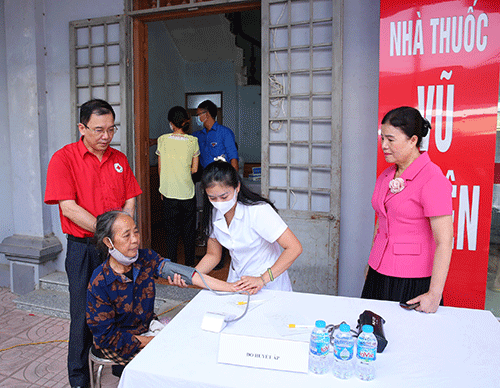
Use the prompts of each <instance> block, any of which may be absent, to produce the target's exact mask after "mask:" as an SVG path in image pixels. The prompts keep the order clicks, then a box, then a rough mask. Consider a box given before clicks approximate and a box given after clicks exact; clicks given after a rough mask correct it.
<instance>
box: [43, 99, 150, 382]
mask: <svg viewBox="0 0 500 388" xmlns="http://www.w3.org/2000/svg"><path fill="white" fill-rule="evenodd" d="M78 129H79V131H80V134H81V137H80V140H79V141H78V142H76V143H72V144H68V145H67V146H65V147H63V148H61V149H60V150H59V151H57V152H56V153H55V154H54V155H53V156H52V159H51V160H50V163H49V167H48V171H47V186H46V189H45V200H44V201H45V203H46V204H49V205H55V204H58V205H59V215H60V217H61V227H62V231H63V232H64V233H66V234H67V237H68V245H67V250H66V262H65V267H66V273H67V274H68V282H69V293H70V316H71V323H70V333H69V346H68V373H69V382H70V384H71V386H72V387H86V386H88V384H89V381H90V374H89V373H90V372H89V364H88V352H89V349H90V346H91V345H92V334H91V332H90V330H89V328H88V327H87V324H86V318H85V311H86V301H87V287H88V284H89V280H90V277H91V276H92V272H93V271H94V269H95V268H97V267H98V266H99V265H100V264H101V263H102V261H103V259H104V258H101V257H100V256H99V252H98V250H97V249H96V247H95V241H94V240H93V236H94V232H95V223H96V217H97V216H98V215H100V214H102V213H104V212H107V211H108V210H116V209H123V210H124V211H126V212H127V213H129V214H130V215H131V216H134V212H135V197H136V196H138V195H139V194H141V193H142V191H141V188H140V187H139V184H138V183H137V180H136V179H135V177H134V174H133V173H132V170H131V169H130V166H129V163H128V160H127V157H126V156H125V155H124V154H123V153H122V152H120V151H118V150H116V149H114V148H111V147H110V146H109V144H110V143H111V140H112V139H113V136H114V134H115V133H116V131H117V130H118V129H117V127H116V126H115V112H114V110H113V108H112V107H111V105H110V104H109V103H107V102H106V101H103V100H98V99H95V100H90V101H87V102H86V103H85V104H83V105H82V107H81V108H80V123H79V124H78Z"/></svg>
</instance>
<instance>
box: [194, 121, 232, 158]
mask: <svg viewBox="0 0 500 388" xmlns="http://www.w3.org/2000/svg"><path fill="white" fill-rule="evenodd" d="M193 136H196V137H197V138H198V144H199V146H200V163H201V166H202V167H203V168H205V167H207V166H208V165H209V164H210V163H212V162H213V161H214V158H216V157H218V156H221V155H222V156H224V158H225V159H226V161H227V162H230V161H231V159H236V160H238V150H237V149H236V141H235V138H234V133H233V131H232V130H231V129H229V128H228V127H225V126H223V125H220V124H219V123H218V122H217V121H216V122H215V123H214V125H213V126H212V128H211V129H210V131H207V129H206V128H203V129H202V130H201V131H196V132H194V133H193Z"/></svg>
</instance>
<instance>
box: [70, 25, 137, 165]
mask: <svg viewBox="0 0 500 388" xmlns="http://www.w3.org/2000/svg"><path fill="white" fill-rule="evenodd" d="M125 43H126V39H125V22H124V16H111V17H105V18H99V19H90V20H89V19H86V20H80V21H73V22H71V23H70V48H71V49H70V61H71V98H72V101H71V106H72V109H73V112H72V113H73V114H72V117H73V123H74V124H75V125H76V124H78V122H79V121H80V119H79V111H80V106H81V105H82V104H83V103H85V102H86V101H88V100H90V99H92V98H101V99H103V100H106V101H108V102H109V103H110V104H111V106H112V107H113V109H114V111H115V113H116V120H115V124H116V125H117V127H118V128H119V130H118V132H117V133H116V134H115V136H114V137H113V141H112V143H111V145H112V146H113V147H115V148H117V149H119V150H121V151H122V152H124V153H126V151H127V148H129V147H127V129H128V127H127V109H126V106H127V104H126V82H125V80H126V71H127V70H126V66H125V60H126V58H125V52H126V51H125ZM77 138H78V130H76V132H75V139H77ZM130 148H131V147H130ZM128 156H129V157H130V156H131V155H128Z"/></svg>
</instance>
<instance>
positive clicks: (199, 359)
mask: <svg viewBox="0 0 500 388" xmlns="http://www.w3.org/2000/svg"><path fill="white" fill-rule="evenodd" d="M234 297H235V296H222V297H221V296H216V295H214V294H212V293H210V292H209V291H202V292H200V293H199V294H198V295H197V296H196V297H195V298H194V299H193V300H192V301H191V302H190V303H189V304H188V305H187V306H186V307H185V308H184V309H183V310H182V311H181V312H180V313H179V314H178V315H177V316H176V317H175V318H174V319H173V320H172V321H171V322H170V323H169V324H168V325H167V326H166V327H165V329H163V330H162V332H161V333H160V334H158V336H157V337H156V338H155V339H154V340H153V341H151V342H150V343H149V344H148V345H147V346H146V348H144V349H143V350H142V351H141V352H140V353H139V354H138V355H137V356H136V357H135V358H134V359H133V360H132V361H131V362H130V363H129V365H127V367H126V368H125V370H124V372H123V375H122V378H121V380H120V385H119V387H120V388H137V387H170V388H173V387H183V388H184V387H235V388H236V387H237V388H242V387H252V388H254V387H315V388H316V387H332V386H334V385H335V386H337V385H340V384H341V385H342V386H345V387H354V386H360V387H368V385H369V386H370V387H404V388H410V387H418V388H422V387H432V388H435V387H446V388H449V387H500V323H499V322H498V321H497V320H496V318H495V317H494V316H493V315H492V314H491V312H489V311H483V310H471V309H459V308H452V307H440V308H439V310H438V312H437V313H436V314H423V313H419V312H416V311H406V310H403V309H402V308H401V307H399V305H398V304H397V303H395V302H383V301H375V300H366V299H358V298H345V297H334V296H327V295H315V294H303V293H293V292H282V291H261V292H260V293H259V294H257V295H255V296H253V297H252V300H253V301H255V303H254V302H251V304H250V306H251V307H253V309H252V310H251V311H249V312H248V313H247V315H246V316H245V317H244V318H243V319H242V320H240V321H238V322H235V323H233V324H230V325H228V326H227V327H226V328H225V329H224V331H223V332H224V333H235V334H246V335H254V336H262V337H270V338H287V339H291V338H294V339H296V340H305V341H307V340H308V338H309V332H310V329H307V330H306V331H304V332H303V333H302V334H299V335H292V336H287V337H283V336H282V335H286V334H287V332H290V330H289V329H286V328H285V329H284V330H282V329H283V328H284V327H285V323H296V324H305V323H306V324H309V325H313V324H314V321H315V320H317V319H323V320H325V321H326V322H327V323H331V324H338V323H340V322H342V321H346V322H347V323H348V324H349V325H351V328H354V327H355V326H356V325H357V319H358V317H359V314H360V313H362V312H363V311H364V310H371V311H373V312H375V313H377V314H379V315H381V316H382V317H383V318H384V319H385V321H386V323H385V325H384V331H385V335H386V337H387V339H388V341H389V344H388V345H387V347H386V349H385V350H384V352H383V353H381V354H378V355H377V361H376V379H375V380H374V381H372V382H369V383H367V382H363V381H361V380H359V379H358V378H356V377H352V378H351V379H349V380H345V381H344V380H339V379H337V378H335V377H334V376H333V375H332V374H331V373H329V374H328V375H323V376H316V375H312V374H305V373H294V372H282V371H275V370H269V369H257V368H250V367H243V366H236V365H227V364H219V363H217V354H218V344H219V336H220V334H219V333H212V332H207V331H204V330H201V322H202V319H203V315H204V314H205V312H207V311H209V312H221V311H225V312H228V311H227V310H228V309H231V308H232V306H233V304H234V305H236V303H234V299H232V298H234ZM240 298H242V297H240ZM259 303H260V304H259ZM254 306H257V307H254ZM237 308H241V306H239V307H237ZM280 321H282V323H283V326H281V325H280ZM292 321H294V322H292Z"/></svg>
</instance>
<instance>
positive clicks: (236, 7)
mask: <svg viewBox="0 0 500 388" xmlns="http://www.w3.org/2000/svg"><path fill="white" fill-rule="evenodd" d="M260 7H261V4H260V1H242V2H241V3H229V4H222V5H221V4H217V5H213V6H210V5H201V4H200V7H199V8H191V10H188V9H187V8H186V9H181V10H173V11H170V12H163V11H162V12H151V13H148V14H140V15H134V14H131V15H130V17H131V18H132V42H133V43H132V44H133V49H132V51H133V52H132V58H133V90H134V92H133V96H134V97H133V98H134V101H133V109H134V115H133V123H134V124H133V125H134V133H135V174H136V178H137V181H138V182H139V185H140V186H141V188H142V195H140V196H139V197H138V199H137V224H138V226H139V230H140V231H141V237H142V247H143V248H150V247H151V188H150V183H149V174H150V169H149V87H148V85H149V77H148V76H149V74H148V26H147V24H146V23H148V22H153V21H160V20H166V19H182V18H188V17H196V16H204V15H214V14H221V13H232V12H243V11H250V10H254V9H259V8H260Z"/></svg>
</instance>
